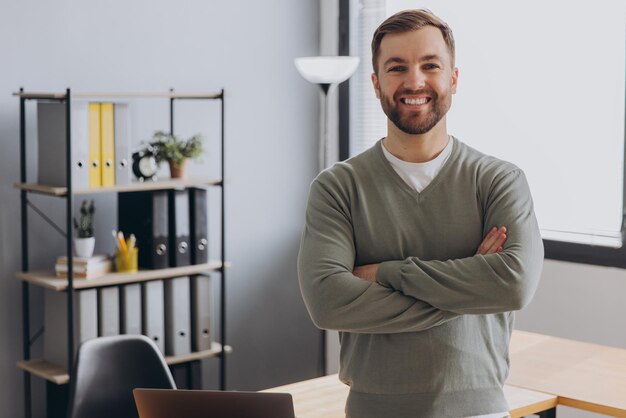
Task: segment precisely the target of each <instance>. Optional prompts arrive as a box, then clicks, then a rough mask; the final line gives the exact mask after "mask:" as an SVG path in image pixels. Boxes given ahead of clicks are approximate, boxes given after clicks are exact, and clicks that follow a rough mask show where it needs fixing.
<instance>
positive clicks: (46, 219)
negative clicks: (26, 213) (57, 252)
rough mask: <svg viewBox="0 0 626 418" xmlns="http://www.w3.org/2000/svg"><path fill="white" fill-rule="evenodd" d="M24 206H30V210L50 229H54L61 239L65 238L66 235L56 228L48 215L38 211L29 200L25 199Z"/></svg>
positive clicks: (59, 228) (58, 227)
mask: <svg viewBox="0 0 626 418" xmlns="http://www.w3.org/2000/svg"><path fill="white" fill-rule="evenodd" d="M26 204H27V205H28V206H30V208H31V209H32V210H34V211H35V213H37V214H38V215H39V216H41V218H42V219H43V220H44V221H46V222H47V223H48V224H49V225H50V226H51V227H52V228H54V229H55V230H56V231H57V232H58V233H59V234H61V235H62V236H63V238H66V237H67V234H66V233H65V231H64V230H63V229H62V228H61V227H60V226H58V225H57V224H56V223H55V222H54V221H53V220H52V219H50V218H49V217H48V215H46V214H45V213H43V212H42V211H41V210H39V208H38V207H37V206H35V204H34V203H32V202H31V201H30V200H28V199H26Z"/></svg>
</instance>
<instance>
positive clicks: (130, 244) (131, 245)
mask: <svg viewBox="0 0 626 418" xmlns="http://www.w3.org/2000/svg"><path fill="white" fill-rule="evenodd" d="M136 243H137V238H136V237H135V234H130V238H128V250H129V251H130V250H132V249H133V248H135V244H136Z"/></svg>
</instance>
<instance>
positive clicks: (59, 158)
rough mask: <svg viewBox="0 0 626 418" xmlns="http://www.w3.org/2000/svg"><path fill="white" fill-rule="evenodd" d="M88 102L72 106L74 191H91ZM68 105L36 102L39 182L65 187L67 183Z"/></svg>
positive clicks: (75, 103)
mask: <svg viewBox="0 0 626 418" xmlns="http://www.w3.org/2000/svg"><path fill="white" fill-rule="evenodd" d="M87 105H88V103H87V102H81V101H76V102H72V104H71V114H70V117H71V124H70V126H71V128H70V129H71V136H72V156H71V164H72V187H75V188H87V187H89V171H88V157H89V155H88V153H89V113H88V108H87ZM65 125H66V105H65V103H60V102H41V101H40V102H37V137H38V140H37V145H38V158H37V165H38V171H37V182H38V183H39V184H46V185H50V186H63V187H65V186H66V184H67V179H66V158H65V156H66V139H67V137H66V136H67V134H66V132H67V131H66V126H65Z"/></svg>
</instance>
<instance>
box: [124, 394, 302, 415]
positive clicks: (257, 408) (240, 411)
mask: <svg viewBox="0 0 626 418" xmlns="http://www.w3.org/2000/svg"><path fill="white" fill-rule="evenodd" d="M133 395H134V397H135V405H136V406H137V411H138V412H139V418H295V415H294V410H293V399H292V398H291V395H290V394H289V393H259V392H233V391H226V392H224V391H217V390H177V389H134V390H133Z"/></svg>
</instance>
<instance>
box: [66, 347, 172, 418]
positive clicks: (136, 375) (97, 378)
mask: <svg viewBox="0 0 626 418" xmlns="http://www.w3.org/2000/svg"><path fill="white" fill-rule="evenodd" d="M135 388H159V389H176V384H175V383H174V379H173V378H172V374H171V373H170V370H169V368H168V367H167V364H166V363H165V359H164V358H163V356H162V355H161V353H160V352H159V349H158V348H157V346H156V345H155V344H154V343H153V342H152V340H150V339H149V338H148V337H146V336H143V335H116V336H113V337H100V338H94V339H92V340H88V341H85V342H84V343H83V344H81V346H80V347H79V349H78V355H77V356H76V365H75V367H74V372H73V375H72V379H71V381H70V403H69V411H68V417H69V418H111V417H115V418H127V417H134V418H137V417H138V414H137V408H136V407H135V400H134V398H133V389H135Z"/></svg>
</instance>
